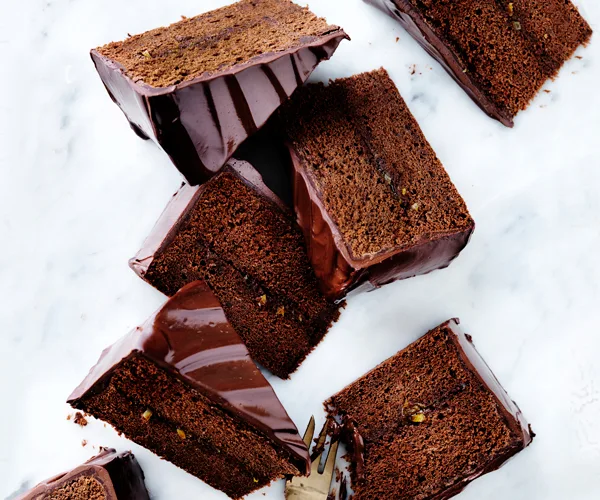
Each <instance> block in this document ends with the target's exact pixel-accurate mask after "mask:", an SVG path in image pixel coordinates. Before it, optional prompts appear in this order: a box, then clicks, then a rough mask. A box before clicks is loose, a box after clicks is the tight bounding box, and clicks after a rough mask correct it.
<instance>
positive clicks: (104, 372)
mask: <svg viewBox="0 0 600 500" xmlns="http://www.w3.org/2000/svg"><path fill="white" fill-rule="evenodd" d="M139 355H141V356H144V357H145V358H147V359H149V360H151V361H153V362H155V363H156V364H158V365H160V366H161V367H163V368H164V369H166V370H167V371H169V372H170V373H172V374H173V375H174V376H177V377H178V378H180V379H181V380H183V381H184V382H185V383H186V384H188V385H190V386H191V387H192V388H194V389H196V390H198V391H199V392H201V393H202V394H204V395H205V396H206V397H208V398H209V399H211V400H212V401H214V402H215V403H216V404H218V405H220V406H221V407H222V408H223V409H225V410H226V411H228V412H229V413H231V414H233V415H235V416H237V417H238V418H241V419H243V420H244V421H246V422H249V423H250V424H252V425H253V426H254V427H256V428H257V429H258V430H259V431H260V432H261V433H262V434H264V435H265V436H266V437H268V438H269V439H271V440H272V441H273V442H274V443H275V444H276V445H277V446H280V447H282V448H283V449H285V450H286V451H287V452H288V453H289V454H290V456H291V458H292V460H293V463H294V465H296V467H297V468H298V469H299V470H300V472H301V473H304V474H308V472H309V471H310V458H309V456H308V450H307V448H306V445H305V444H304V441H302V438H301V437H300V436H299V435H298V430H297V429H296V426H295V425H294V423H293V422H292V421H291V420H290V418H289V416H288V414H287V413H286V411H285V409H284V408H283V406H282V405H281V403H280V402H279V399H277V396H276V395H275V392H274V391H273V389H272V388H271V386H270V385H269V383H268V382H267V380H266V379H265V377H264V376H263V375H262V373H261V372H260V370H259V369H258V368H257V367H256V365H255V364H254V362H253V361H252V360H251V359H250V355H249V353H248V350H247V349H246V346H245V345H244V344H243V343H242V341H241V339H240V337H239V336H238V334H237V333H236V332H235V331H234V330H233V328H232V327H231V325H230V324H229V322H228V321H227V319H226V318H225V313H224V311H223V309H222V308H221V305H220V304H219V302H218V300H217V298H216V297H215V296H214V294H213V293H212V292H211V291H210V289H209V288H208V285H206V284H205V283H204V282H201V281H196V282H193V283H190V284H189V285H186V286H185V287H183V288H182V289H181V290H180V291H179V292H177V293H176V294H175V295H174V296H173V297H172V298H171V299H169V300H168V301H167V303H166V304H165V305H164V306H163V307H162V308H161V309H160V310H159V311H158V312H157V313H156V314H154V315H153V316H152V317H150V319H149V320H148V321H147V322H146V323H145V324H144V325H143V326H141V327H138V328H136V329H135V330H133V331H132V332H130V333H129V334H128V335H127V336H125V337H123V338H122V339H121V340H120V341H118V342H117V343H115V344H114V345H112V346H111V347H109V348H108V349H105V350H104V352H103V353H102V355H101V357H100V360H99V361H98V363H97V364H96V366H94V367H93V368H92V369H91V370H90V373H89V374H88V376H87V377H86V378H85V380H84V381H83V382H82V383H81V385H80V386H79V387H77V389H75V391H74V392H73V394H71V396H70V397H69V400H68V403H70V404H71V405H72V406H73V407H75V408H81V403H80V401H81V400H82V399H85V397H86V395H87V394H88V392H90V391H92V392H95V391H98V390H102V388H103V387H104V386H105V385H106V384H107V383H108V381H109V379H110V377H111V374H112V372H113V370H115V369H116V368H117V367H118V365H119V364H120V363H121V362H122V361H124V360H126V359H129V358H130V357H132V356H139Z"/></svg>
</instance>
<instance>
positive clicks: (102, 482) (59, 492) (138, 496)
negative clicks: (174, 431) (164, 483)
mask: <svg viewBox="0 0 600 500" xmlns="http://www.w3.org/2000/svg"><path fill="white" fill-rule="evenodd" d="M43 498H52V499H57V500H61V499H74V500H78V499H81V500H84V499H90V498H103V499H105V500H149V499H150V496H149V495H148V491H147V490H146V486H145V484H144V473H143V471H142V469H141V467H140V465H139V464H138V462H137V460H136V459H135V457H134V455H133V453H131V452H130V451H127V452H122V453H117V451H116V450H114V449H112V448H103V447H100V452H99V453H98V455H96V456H94V457H92V458H90V459H89V460H88V461H87V462H85V463H84V464H82V465H80V466H78V467H76V468H75V469H72V470H71V471H69V472H65V473H63V474H58V475H57V476H54V477H52V478H49V479H47V480H45V481H42V482H41V483H39V484H38V485H37V486H35V487H33V488H32V489H31V490H29V491H28V492H26V493H23V494H22V495H19V496H18V497H17V499H16V500H41V499H43Z"/></svg>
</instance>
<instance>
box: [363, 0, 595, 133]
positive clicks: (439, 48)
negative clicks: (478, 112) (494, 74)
mask: <svg viewBox="0 0 600 500" xmlns="http://www.w3.org/2000/svg"><path fill="white" fill-rule="evenodd" d="M363 1H364V2H366V3H368V4H370V5H373V6H374V7H376V8H378V9H380V10H382V11H383V12H385V13H386V14H388V15H389V16H390V17H392V18H393V19H395V20H397V21H398V22H399V23H400V25H401V26H402V27H403V28H404V29H405V30H406V31H407V32H408V33H409V34H410V35H411V36H412V37H413V38H414V39H415V40H416V42H417V43H418V44H419V45H420V46H421V47H422V48H423V49H424V50H425V51H426V52H427V53H428V54H429V55H430V56H431V57H433V58H434V59H435V60H436V61H437V62H438V63H439V64H440V65H441V66H442V67H443V68H444V69H445V70H446V72H447V73H448V74H449V75H450V76H451V78H452V79H453V80H454V81H456V83H457V84H458V85H459V86H460V87H461V88H462V89H463V90H464V91H465V92H466V93H467V95H468V96H469V97H470V98H471V99H472V100H473V101H474V102H475V104H477V106H479V107H480V108H481V109H482V110H483V111H484V112H485V113H486V114H487V115H488V116H489V117H491V118H493V119H495V120H498V121H499V122H500V123H502V125H504V126H506V127H509V128H512V127H514V118H515V117H516V115H517V114H518V112H519V111H523V110H524V109H526V108H527V107H528V106H529V105H530V104H531V100H533V99H534V98H535V96H536V95H537V94H538V93H539V91H540V89H541V88H542V86H543V84H544V83H545V82H546V81H547V80H549V79H550V80H552V79H554V78H555V77H556V76H557V75H558V73H559V71H560V69H561V68H562V67H563V66H564V64H565V62H566V61H568V60H569V59H570V58H571V57H572V56H573V54H574V53H575V51H576V50H577V48H578V47H579V46H580V45H583V46H587V45H588V43H589V41H590V38H591V36H592V29H591V27H590V26H589V23H587V21H586V20H585V19H584V18H583V16H581V13H580V12H579V11H578V9H577V7H576V6H574V5H573V3H572V2H571V1H570V0H567V1H568V3H570V4H571V5H572V6H573V7H574V8H575V10H576V11H577V13H578V15H579V17H580V18H581V19H582V21H583V23H584V25H585V26H587V29H588V30H587V33H586V35H585V37H584V39H583V40H581V42H580V44H579V45H576V46H574V47H572V50H571V51H570V53H569V54H568V55H566V56H565V57H564V59H563V61H562V63H561V64H560V66H559V67H558V68H555V69H554V70H553V71H552V72H550V73H549V74H547V75H546V80H544V81H542V82H540V83H539V85H538V88H537V89H536V90H535V92H534V93H533V95H532V96H531V98H530V99H529V101H528V102H527V103H525V104H524V105H522V106H521V108H520V110H519V111H517V112H516V113H514V114H513V113H510V112H508V111H506V110H502V109H500V107H499V106H498V105H497V104H496V103H495V102H494V101H493V99H492V98H491V97H489V96H488V95H486V94H485V92H483V91H482V90H481V88H480V86H479V84H478V83H477V82H476V81H475V80H474V79H473V77H472V75H471V74H470V73H469V71H468V70H467V69H466V68H465V67H464V65H463V64H462V63H461V61H460V60H459V57H458V56H457V54H456V53H455V51H454V49H453V48H450V47H448V44H447V43H446V42H444V40H442V38H441V36H440V35H438V34H437V33H436V32H435V30H434V29H433V28H432V27H431V26H430V25H429V23H428V22H427V21H426V20H425V18H424V16H423V14H422V13H421V12H420V11H419V10H418V9H417V8H415V7H414V6H413V5H412V4H411V2H410V1H409V0H363ZM506 8H507V11H508V12H509V13H510V14H509V15H510V16H512V9H513V3H507V4H506ZM512 24H513V26H514V27H515V29H516V30H517V31H520V30H521V23H520V22H518V20H517V19H516V18H515V19H513V21H512Z"/></svg>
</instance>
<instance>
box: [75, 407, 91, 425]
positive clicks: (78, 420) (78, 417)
mask: <svg viewBox="0 0 600 500" xmlns="http://www.w3.org/2000/svg"><path fill="white" fill-rule="evenodd" d="M73 423H75V424H77V425H79V426H80V427H85V426H86V425H87V424H88V421H87V419H86V418H85V417H84V416H83V413H81V412H80V411H78V412H77V413H75V418H74V419H73Z"/></svg>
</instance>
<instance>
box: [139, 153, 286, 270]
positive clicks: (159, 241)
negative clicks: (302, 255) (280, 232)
mask: <svg viewBox="0 0 600 500" xmlns="http://www.w3.org/2000/svg"><path fill="white" fill-rule="evenodd" d="M223 172H233V173H234V174H235V175H237V176H238V177H239V178H240V179H242V180H243V181H244V182H245V183H246V184H248V185H250V186H252V187H253V188H254V189H255V190H256V191H258V192H259V193H260V194H261V195H262V196H265V197H266V198H268V199H269V200H271V201H273V202H275V203H276V204H277V205H278V206H279V207H280V208H281V209H282V210H283V211H285V212H289V209H288V208H287V207H286V206H285V204H284V203H283V202H282V201H281V200H280V199H279V198H278V197H277V196H276V195H275V193H273V191H271V190H270V189H269V188H268V187H267V186H266V185H265V183H264V182H263V180H262V177H261V175H260V174H259V173H258V172H257V171H256V170H255V169H254V167H252V165H250V164H249V163H248V162H245V161H240V160H235V159H231V160H229V161H228V162H227V164H226V165H225V167H223ZM204 189H206V188H205V187H204V185H200V186H190V185H189V184H185V183H183V184H182V185H181V187H180V188H179V191H177V192H176V193H175V194H174V195H173V197H172V198H171V201H170V202H169V203H168V205H167V206H166V208H165V210H164V211H163V213H162V214H161V216H160V217H159V219H158V221H157V222H156V224H155V225H154V228H153V229H152V232H151V233H150V234H149V235H148V237H147V238H146V240H145V241H144V244H143V245H142V248H141V249H140V250H139V251H138V253H137V254H136V255H135V257H133V258H131V259H130V260H129V267H131V269H133V271H135V273H136V274H137V275H138V276H139V277H140V278H142V279H145V276H146V272H147V271H148V268H149V267H150V265H151V264H152V261H153V260H154V258H155V257H156V256H157V255H159V254H160V253H161V252H162V250H163V249H164V248H166V247H167V246H168V245H169V244H170V243H171V242H172V241H173V238H174V237H175V236H176V235H177V232H178V231H179V228H180V226H181V224H183V223H184V222H185V219H186V216H187V214H188V213H189V212H190V210H192V209H193V208H194V205H195V204H196V200H197V199H198V198H199V197H200V196H201V195H202V193H203V192H204Z"/></svg>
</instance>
